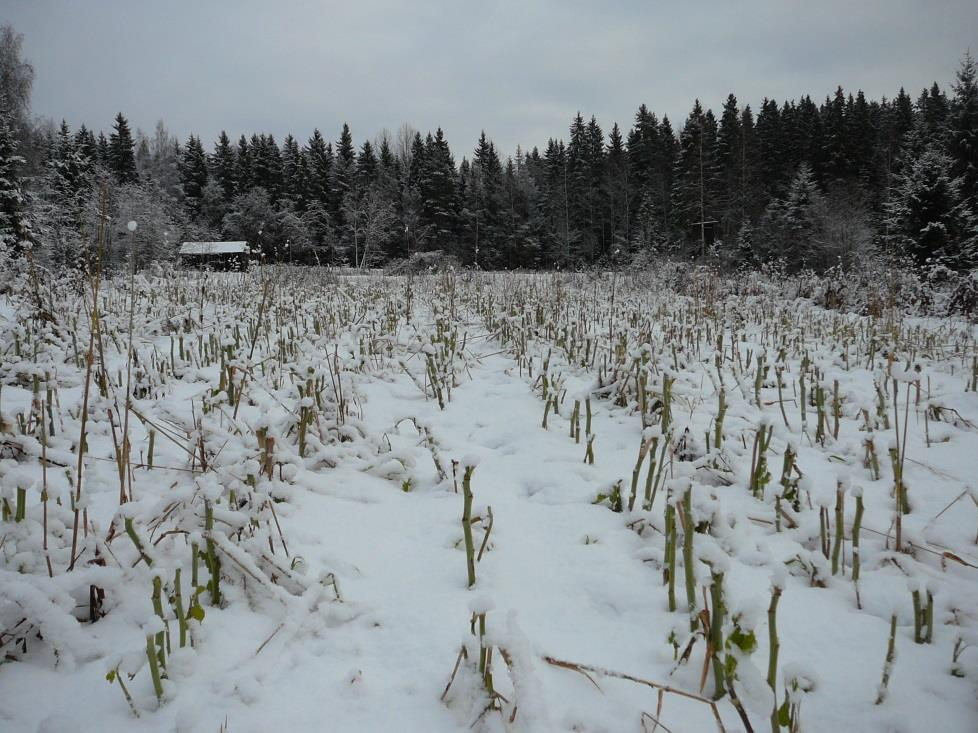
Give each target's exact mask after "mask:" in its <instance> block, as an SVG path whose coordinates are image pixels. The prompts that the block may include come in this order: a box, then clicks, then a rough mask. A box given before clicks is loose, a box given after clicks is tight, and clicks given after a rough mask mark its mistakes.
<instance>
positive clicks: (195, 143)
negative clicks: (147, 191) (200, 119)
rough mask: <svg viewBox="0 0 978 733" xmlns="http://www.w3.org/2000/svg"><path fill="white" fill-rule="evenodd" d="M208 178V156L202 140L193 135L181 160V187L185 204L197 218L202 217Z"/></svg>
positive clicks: (185, 147)
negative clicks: (201, 210)
mask: <svg viewBox="0 0 978 733" xmlns="http://www.w3.org/2000/svg"><path fill="white" fill-rule="evenodd" d="M207 178H208V173H207V154H206V153H205V152H204V146H203V145H202V144H201V142H200V138H199V137H196V136H194V135H191V136H190V137H189V138H188V140H187V144H186V146H184V149H183V157H182V158H181V160H180V185H181V188H182V189H183V196H184V202H185V204H186V206H187V208H188V209H189V210H190V212H191V214H193V216H195V217H196V216H199V215H200V209H201V204H202V202H203V196H204V188H205V187H206V186H207Z"/></svg>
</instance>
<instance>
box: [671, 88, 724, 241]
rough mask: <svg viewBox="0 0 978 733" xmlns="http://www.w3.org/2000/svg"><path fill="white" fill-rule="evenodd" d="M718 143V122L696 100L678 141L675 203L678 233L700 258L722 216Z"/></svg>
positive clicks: (673, 192) (674, 183)
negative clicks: (720, 209)
mask: <svg viewBox="0 0 978 733" xmlns="http://www.w3.org/2000/svg"><path fill="white" fill-rule="evenodd" d="M716 140H717V124H716V118H714V116H713V113H712V112H711V111H707V112H705V113H704V112H703V107H702V106H701V105H700V102H699V100H696V102H695V104H694V105H693V109H692V111H691V112H690V114H689V117H687V118H686V124H685V125H684V126H683V131H682V134H681V135H680V138H679V157H678V159H677V160H676V165H675V176H674V178H673V187H672V200H673V211H674V215H675V217H676V220H675V221H676V229H677V233H678V234H679V235H680V237H681V238H683V239H684V240H685V241H686V242H687V243H688V244H689V245H690V247H691V248H694V249H695V250H696V251H697V252H698V253H699V254H700V255H704V254H706V246H707V244H708V241H707V240H708V238H709V236H710V235H709V232H710V230H711V226H712V225H710V224H708V223H707V222H710V221H715V220H716V217H717V215H718V214H719V201H718V199H719V191H718V188H719V186H718V179H719V167H718V163H717V155H716Z"/></svg>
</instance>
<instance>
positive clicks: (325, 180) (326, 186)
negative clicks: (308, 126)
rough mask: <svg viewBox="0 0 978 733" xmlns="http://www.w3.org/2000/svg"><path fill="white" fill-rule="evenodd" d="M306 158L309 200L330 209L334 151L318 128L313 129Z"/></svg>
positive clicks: (307, 146)
mask: <svg viewBox="0 0 978 733" xmlns="http://www.w3.org/2000/svg"><path fill="white" fill-rule="evenodd" d="M305 158H306V163H307V166H308V170H309V179H308V187H307V191H308V194H307V195H308V197H309V200H310V201H312V202H315V203H317V204H319V205H320V206H322V207H323V208H324V209H326V210H329V205H330V200H331V199H330V185H331V181H332V178H333V151H332V149H331V148H329V147H328V146H327V145H326V140H325V139H324V138H323V136H322V133H320V132H319V130H318V129H315V130H313V131H312V137H310V138H309V142H308V143H306V149H305Z"/></svg>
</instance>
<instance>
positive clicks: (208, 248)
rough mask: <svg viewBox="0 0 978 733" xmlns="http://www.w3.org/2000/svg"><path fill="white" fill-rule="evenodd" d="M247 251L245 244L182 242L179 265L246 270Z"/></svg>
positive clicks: (209, 268)
mask: <svg viewBox="0 0 978 733" xmlns="http://www.w3.org/2000/svg"><path fill="white" fill-rule="evenodd" d="M249 251H250V250H249V249H248V243H247V242H184V243H183V244H181V245H180V264H181V265H183V266H184V267H194V268H198V269H206V270H234V271H241V270H247V269H248V253H249Z"/></svg>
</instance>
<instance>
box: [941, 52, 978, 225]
mask: <svg viewBox="0 0 978 733" xmlns="http://www.w3.org/2000/svg"><path fill="white" fill-rule="evenodd" d="M953 89H954V98H953V99H952V100H951V108H950V113H949V114H948V119H947V152H948V155H950V157H951V175H952V176H954V177H957V178H960V179H961V197H962V199H963V200H964V201H965V202H966V204H967V206H968V207H969V208H970V209H971V210H972V211H975V212H978V80H976V67H975V62H974V59H972V58H971V54H970V53H967V54H965V57H964V59H963V60H962V61H961V66H960V68H959V69H958V72H957V79H956V81H955V84H954V87H953Z"/></svg>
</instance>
